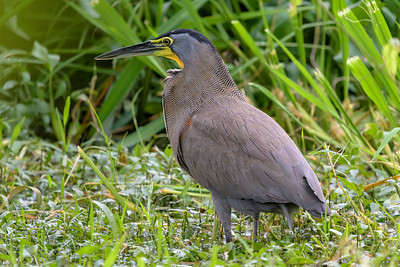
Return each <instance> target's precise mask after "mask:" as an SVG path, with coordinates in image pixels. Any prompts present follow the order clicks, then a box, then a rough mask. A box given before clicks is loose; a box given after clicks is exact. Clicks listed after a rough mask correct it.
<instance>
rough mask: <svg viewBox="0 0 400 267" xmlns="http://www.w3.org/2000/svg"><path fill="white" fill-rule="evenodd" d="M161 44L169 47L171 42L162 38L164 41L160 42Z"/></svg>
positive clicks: (169, 39)
mask: <svg viewBox="0 0 400 267" xmlns="http://www.w3.org/2000/svg"><path fill="white" fill-rule="evenodd" d="M162 43H163V45H165V46H170V45H171V44H172V40H171V38H164V39H163V40H162Z"/></svg>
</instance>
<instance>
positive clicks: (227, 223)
mask: <svg viewBox="0 0 400 267" xmlns="http://www.w3.org/2000/svg"><path fill="white" fill-rule="evenodd" d="M211 196H212V200H213V203H214V207H215V210H216V211H217V214H218V217H219V219H220V221H221V223H222V226H223V227H224V231H225V238H226V243H229V242H232V233H231V206H230V205H229V203H228V201H227V200H225V199H223V198H220V197H219V196H215V195H214V194H211Z"/></svg>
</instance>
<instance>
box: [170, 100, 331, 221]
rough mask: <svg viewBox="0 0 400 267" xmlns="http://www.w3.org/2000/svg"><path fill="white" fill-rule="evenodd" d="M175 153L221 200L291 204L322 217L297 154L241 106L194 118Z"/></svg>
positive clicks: (268, 123) (212, 109)
mask: <svg viewBox="0 0 400 267" xmlns="http://www.w3.org/2000/svg"><path fill="white" fill-rule="evenodd" d="M176 150H177V151H178V154H179V155H178V157H177V158H178V160H179V162H180V164H181V165H183V166H184V168H185V169H187V171H188V172H189V173H190V174H191V175H192V176H193V178H194V179H195V180H196V181H197V182H199V183H200V184H201V185H203V186H204V187H206V188H208V189H209V190H210V191H211V192H215V193H217V194H218V195H219V196H221V197H223V198H232V199H240V200H251V201H254V202H255V203H294V204H296V205H298V206H301V207H303V208H304V209H306V210H308V211H310V213H311V214H312V215H314V216H318V215H320V214H321V213H324V205H323V203H324V197H323V194H322V190H321V187H320V185H319V182H318V179H317V178H316V176H315V174H314V172H313V171H312V169H311V168H310V166H309V165H308V163H307V162H306V160H305V159H304V157H303V155H302V154H301V152H300V151H299V149H298V148H297V147H296V145H295V144H294V142H293V141H292V140H291V139H290V137H289V136H288V135H287V134H286V132H285V131H284V130H283V129H282V128H281V127H280V126H279V125H278V124H277V123H276V122H275V121H274V120H273V119H272V118H270V117H269V116H268V115H267V114H265V113H263V112H261V111H260V110H258V109H256V108H254V107H253V106H251V105H250V104H248V103H246V102H243V101H239V100H237V99H234V98H233V99H231V98H226V99H220V100H219V104H218V106H215V105H213V106H205V107H203V108H202V109H201V110H199V111H198V112H196V113H194V114H193V115H192V116H191V119H190V126H188V127H187V129H186V130H185V132H184V133H182V135H181V137H180V143H179V146H178V147H177V148H176ZM318 217H319V216H318Z"/></svg>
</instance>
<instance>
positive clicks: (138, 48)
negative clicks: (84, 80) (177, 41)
mask: <svg viewBox="0 0 400 267" xmlns="http://www.w3.org/2000/svg"><path fill="white" fill-rule="evenodd" d="M162 49H163V47H162V46H160V45H157V44H154V43H152V42H151V41H147V42H144V43H140V44H135V45H131V46H127V47H122V48H118V49H115V50H112V51H110V52H107V53H104V54H101V55H100V56H97V57H95V59H96V60H108V59H114V58H124V57H134V56H150V55H153V54H154V53H155V52H157V51H160V50H162Z"/></svg>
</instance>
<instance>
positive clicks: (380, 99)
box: [347, 57, 396, 125]
mask: <svg viewBox="0 0 400 267" xmlns="http://www.w3.org/2000/svg"><path fill="white" fill-rule="evenodd" d="M347 64H348V65H349V67H350V70H351V72H352V73H353V75H354V77H355V78H356V79H357V80H358V81H359V83H360V84H361V87H362V88H363V90H364V92H365V93H366V94H367V96H368V97H369V98H370V99H371V100H372V101H373V102H374V103H375V104H376V106H377V107H378V109H379V110H380V111H382V113H383V114H384V115H385V116H386V118H388V119H389V121H390V123H391V124H392V125H396V123H395V119H394V117H393V114H392V112H391V111H390V109H389V106H388V103H387V101H386V99H385V97H384V95H383V94H382V91H381V89H380V87H379V86H378V84H377V83H376V81H375V79H374V77H373V76H372V75H371V72H370V71H369V70H368V69H367V67H366V66H365V65H364V63H363V62H362V61H361V59H360V58H359V57H352V58H349V59H348V61H347Z"/></svg>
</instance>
